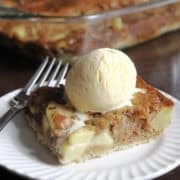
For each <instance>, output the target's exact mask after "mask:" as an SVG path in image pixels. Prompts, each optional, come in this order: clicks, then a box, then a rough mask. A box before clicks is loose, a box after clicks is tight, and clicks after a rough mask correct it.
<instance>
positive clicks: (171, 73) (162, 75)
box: [0, 31, 180, 180]
mask: <svg viewBox="0 0 180 180" xmlns="http://www.w3.org/2000/svg"><path fill="white" fill-rule="evenodd" d="M125 52H126V53H127V54H128V55H129V56H130V57H131V58H132V60H133V61H134V63H135V65H136V67H137V71H138V73H139V74H140V75H141V76H142V77H143V79H145V80H146V81H147V82H148V83H150V84H152V85H154V86H155V87H157V88H159V89H161V90H164V91H166V92H167V93H169V94H171V95H173V96H175V97H176V98H178V99H180V31H176V32H173V33H169V34H167V35H164V36H162V37H160V38H158V39H155V40H152V41H149V42H148V43H143V44H141V45H139V46H136V47H133V48H129V49H127V50H125ZM34 62H35V61H34ZM34 62H33V63H32V61H31V60H30V59H27V58H26V57H22V56H20V55H18V54H16V52H15V51H13V50H12V49H5V48H2V47H0V96H1V95H3V94H5V93H7V92H9V91H11V90H14V89H17V88H20V87H23V86H24V85H25V83H26V82H27V80H28V79H29V78H30V77H31V75H32V74H33V72H34V70H35V69H36V67H37V66H38V63H34ZM0 177H1V178H2V179H5V178H13V179H25V178H23V177H20V176H18V175H15V174H13V173H11V172H9V171H7V170H5V169H4V168H3V167H1V168H0ZM157 179H158V180H179V179H180V167H177V168H176V169H175V170H173V171H171V172H169V173H167V174H166V175H163V176H162V177H159V178H157Z"/></svg>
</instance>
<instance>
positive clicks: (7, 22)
mask: <svg viewBox="0 0 180 180" xmlns="http://www.w3.org/2000/svg"><path fill="white" fill-rule="evenodd" d="M149 1H150V2H153V3H154V4H156V3H158V1H151V0H149ZM166 1H167V0H166ZM72 2H73V3H72ZM102 2H103V3H102ZM145 2H146V0H134V1H129V0H115V1H112V0H105V1H90V0H88V1H80V0H76V1H67V2H66V1H62V0H60V1H55V2H54V1H53V2H51V1H41V0H40V1H37V0H34V1H32V0H31V1H12V0H8V1H5V0H4V1H2V4H4V5H6V6H9V7H15V8H18V9H21V10H24V11H26V12H28V13H33V14H32V17H28V18H19V16H17V17H13V18H12V17H11V18H9V19H8V18H7V17H6V18H2V19H0V35H1V36H3V40H6V41H8V42H9V45H11V44H13V45H14V44H15V46H16V47H18V48H19V49H22V50H24V51H26V52H29V54H32V51H33V50H34V51H36V49H37V48H36V47H39V48H41V49H42V50H43V51H41V52H44V53H45V54H50V55H56V56H64V57H68V56H77V55H80V54H84V53H87V52H89V51H91V50H93V49H96V48H100V47H111V48H120V49H122V48H125V47H129V46H132V45H135V44H138V43H141V42H144V41H147V40H149V39H152V38H154V37H157V36H159V35H161V34H163V33H166V32H169V31H172V30H176V29H179V27H180V13H179V12H180V3H179V2H178V1H177V2H176V3H175V2H174V3H169V4H167V5H161V6H157V7H156V8H155V7H154V8H152V7H151V8H148V6H147V8H146V9H145V10H143V11H142V10H140V7H139V10H136V12H131V10H132V9H129V10H126V13H125V14H123V13H124V12H125V9H124V8H128V7H129V6H131V5H134V4H143V3H145ZM147 2H148V0H147ZM169 2H170V1H169ZM153 3H152V4H153ZM137 9H138V7H137ZM37 13H38V14H40V15H43V17H42V16H40V17H37V18H35V17H34V15H36V14H37ZM95 13H100V14H95ZM44 16H45V17H44ZM46 16H47V17H46ZM53 16H56V17H53ZM1 43H3V41H2V40H1ZM6 44H7V43H6ZM36 53H37V51H36Z"/></svg>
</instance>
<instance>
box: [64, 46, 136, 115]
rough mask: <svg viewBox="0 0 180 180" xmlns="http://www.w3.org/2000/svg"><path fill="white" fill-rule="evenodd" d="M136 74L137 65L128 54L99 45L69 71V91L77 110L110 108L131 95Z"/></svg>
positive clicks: (105, 109) (117, 105) (67, 84)
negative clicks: (100, 47)
mask: <svg viewBox="0 0 180 180" xmlns="http://www.w3.org/2000/svg"><path fill="white" fill-rule="evenodd" d="M136 76H137V72H136V68H135V66H134V64H133V62H132V61H131V60H130V58H129V57H128V56H127V55H126V54H124V53H123V52H121V51H119V50H115V49H109V48H102V49H97V50H94V51H92V52H90V53H89V54H87V55H84V56H81V57H80V59H79V60H78V61H77V62H75V64H74V65H73V66H72V68H71V69H70V71H69V73H68V75H67V79H66V85H65V91H66V94H67V97H68V99H69V100H70V102H71V104H72V105H73V106H74V107H75V108H76V109H77V110H79V111H82V112H87V111H92V112H106V111H110V110H112V109H116V108H118V107H120V106H123V105H125V104H126V102H128V101H129V100H130V99H131V97H132V94H133V93H134V92H135V88H136Z"/></svg>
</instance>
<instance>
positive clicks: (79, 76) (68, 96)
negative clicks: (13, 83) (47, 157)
mask: <svg viewBox="0 0 180 180" xmlns="http://www.w3.org/2000/svg"><path fill="white" fill-rule="evenodd" d="M85 66H86V68H84V67H85ZM80 69H81V71H80V72H79V70H80ZM83 69H84V71H83ZM95 72H96V73H95ZM66 81H67V82H66V83H65V85H61V86H60V87H59V88H50V87H42V88H39V89H37V90H36V91H34V92H33V93H32V94H31V96H30V100H29V106H28V109H27V116H28V120H29V124H30V126H31V127H32V128H33V129H34V130H35V132H36V133H37V137H38V139H39V140H40V141H41V142H42V143H43V144H45V145H47V146H48V147H49V148H50V150H51V151H52V152H53V153H54V154H55V155H56V156H57V158H58V159H59V161H60V163H62V164H67V163H72V162H80V161H84V160H87V159H91V158H94V157H99V156H102V155H103V154H105V153H108V152H110V151H115V150H121V149H124V148H127V147H130V146H132V145H135V144H141V143H145V142H148V141H149V140H150V139H152V138H155V137H157V136H159V135H160V134H161V133H162V132H163V131H164V129H165V128H166V127H167V126H168V125H169V124H170V120H171V113H172V109H173V102H172V101H171V100H170V99H168V98H167V97H165V96H164V95H163V94H162V93H160V92H159V91H158V90H157V89H155V88H154V87H152V86H151V85H149V84H147V83H146V82H144V81H143V80H142V79H141V78H140V77H139V76H137V74H136V71H135V67H134V65H133V63H132V62H131V61H130V59H129V58H128V57H127V56H126V55H124V54H123V53H121V52H117V51H116V50H110V49H100V50H95V51H93V52H91V53H90V54H88V55H85V56H83V57H81V58H80V59H79V60H78V61H77V62H76V63H75V64H74V65H73V66H72V69H71V70H70V71H69V73H68V75H67V79H66ZM78 87H79V90H78ZM73 90H74V91H73Z"/></svg>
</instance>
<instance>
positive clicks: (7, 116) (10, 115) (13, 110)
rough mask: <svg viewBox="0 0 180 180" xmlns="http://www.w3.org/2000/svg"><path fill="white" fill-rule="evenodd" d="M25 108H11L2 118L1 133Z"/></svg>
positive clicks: (0, 120) (0, 121)
mask: <svg viewBox="0 0 180 180" xmlns="http://www.w3.org/2000/svg"><path fill="white" fill-rule="evenodd" d="M22 109H23V108H15V107H12V108H10V109H9V110H8V111H7V112H6V113H5V114H4V115H3V116H2V117H1V118H0V131H1V130H2V129H3V128H4V127H5V125H6V124H7V123H8V122H9V121H10V120H11V119H12V118H13V117H14V116H15V115H16V114H17V113H18V112H19V111H21V110H22Z"/></svg>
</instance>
